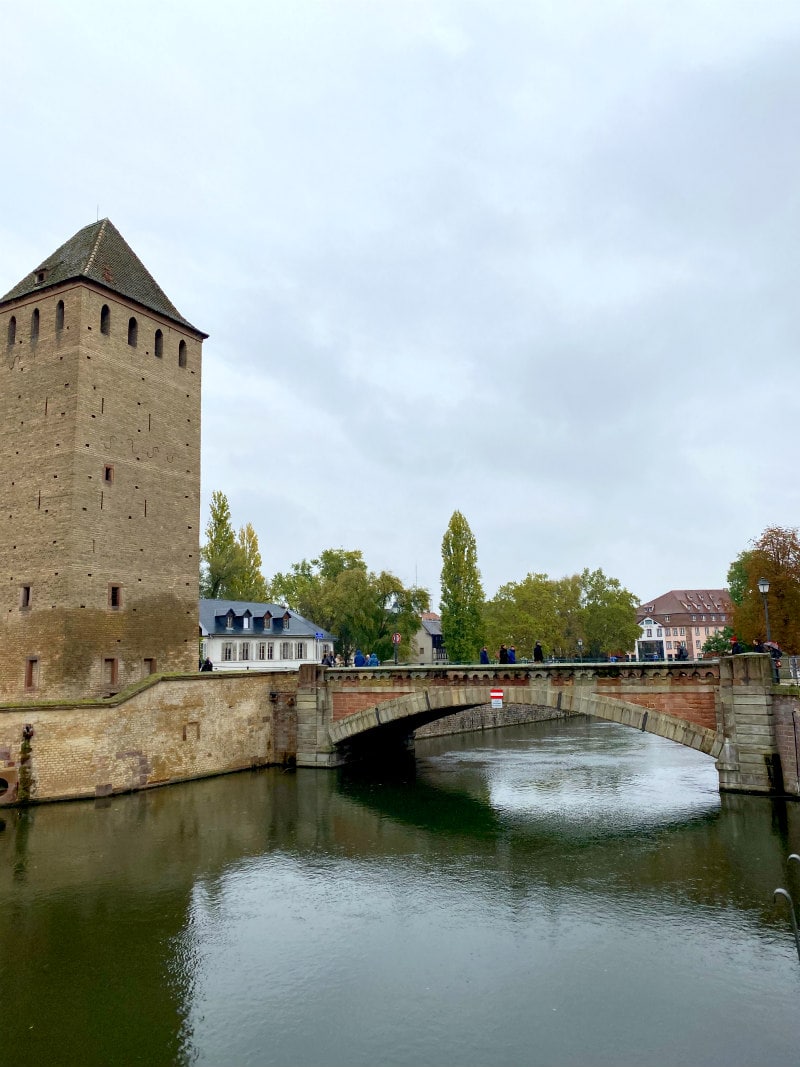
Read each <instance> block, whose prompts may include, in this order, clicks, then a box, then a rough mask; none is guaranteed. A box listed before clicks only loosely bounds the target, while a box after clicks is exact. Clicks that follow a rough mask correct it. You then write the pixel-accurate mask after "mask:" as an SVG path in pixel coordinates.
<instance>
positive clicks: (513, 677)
mask: <svg viewBox="0 0 800 1067" xmlns="http://www.w3.org/2000/svg"><path fill="white" fill-rule="evenodd" d="M493 689H502V690H503V700H504V704H530V705H535V706H538V707H544V708H552V709H554V710H557V711H559V712H561V713H563V714H580V715H591V716H594V717H595V718H599V719H604V720H607V721H609V722H616V723H619V724H621V725H623V726H628V727H631V728H632V729H635V730H644V731H647V732H648V733H653V734H657V735H658V736H659V737H665V738H668V739H669V740H670V741H674V742H676V743H678V744H682V745H687V746H689V747H690V748H694V749H696V750H697V751H699V752H704V753H705V754H706V755H708V756H711V757H712V758H713V759H715V760H716V766H717V770H718V772H719V780H720V789H722V790H731V791H744V792H753V793H767V794H769V793H783V792H784V791H785V790H784V784H783V780H782V772H781V756H780V752H779V745H778V737H777V731H776V728H775V717H774V713H773V707H772V692H773V685H772V674H771V665H770V659H769V657H768V656H755V655H752V656H737V657H732V658H724V659H722V660H720V661H700V662H694V663H691V662H690V663H686V662H683V663H601V664H594V663H593V664H579V663H573V664H553V665H550V664H525V665H514V666H510V665H502V666H493V667H484V666H482V667H456V666H452V667H442V666H436V667H400V668H395V667H377V668H358V669H357V668H352V669H348V668H345V669H342V668H337V669H328V670H326V669H324V668H322V667H315V666H311V665H309V666H306V667H303V668H301V672H300V677H299V685H298V694H297V762H298V765H299V766H304V767H335V766H338V765H340V764H342V763H344V762H347V761H348V760H350V759H353V758H359V757H362V758H363V757H366V758H375V757H376V756H381V755H385V754H388V753H391V752H392V751H395V752H397V751H401V750H403V749H406V750H407V749H409V748H410V747H412V746H413V736H412V735H413V732H414V730H416V729H417V728H418V727H420V726H423V725H425V724H426V723H430V722H433V721H434V720H436V719H441V718H443V717H444V716H447V715H452V714H453V713H454V712H456V711H459V710H462V709H465V708H473V707H478V706H481V705H485V704H488V703H489V702H490V699H491V697H490V693H491V690H493ZM794 755H795V760H793V761H792V762H793V763H796V751H795V753H794ZM793 769H794V768H793Z"/></svg>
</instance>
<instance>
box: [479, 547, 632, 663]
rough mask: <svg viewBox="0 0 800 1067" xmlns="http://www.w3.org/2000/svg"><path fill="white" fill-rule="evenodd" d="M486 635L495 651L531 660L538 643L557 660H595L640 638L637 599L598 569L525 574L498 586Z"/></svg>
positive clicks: (489, 607)
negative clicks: (512, 649) (512, 648)
mask: <svg viewBox="0 0 800 1067" xmlns="http://www.w3.org/2000/svg"><path fill="white" fill-rule="evenodd" d="M485 615H486V625H487V632H488V634H489V637H490V640H491V642H492V648H496V647H497V645H498V644H499V643H500V642H501V641H502V642H504V643H505V644H514V645H516V646H517V648H518V649H520V650H522V654H523V655H530V654H531V651H532V648H533V645H534V643H535V642H536V641H541V643H542V647H543V649H544V650H545V652H546V653H552V654H553V655H555V656H558V657H564V656H566V657H573V656H575V655H577V650H578V648H579V645H578V641H579V640H580V641H582V642H583V649H584V653H585V654H586V655H587V656H590V657H593V658H598V657H600V656H602V655H606V654H608V653H613V652H624V651H627V650H629V649H631V648H633V646H634V643H635V641H636V638H637V637H638V636H639V626H638V624H637V622H636V598H635V597H634V595H633V593H630V592H628V590H627V589H624V588H623V587H622V585H621V584H620V582H619V581H618V580H617V579H616V578H608V577H606V575H605V574H604V573H603V571H602V570H595V571H590V570H588V568H587V569H585V570H584V571H583V572H582V573H581V574H573V575H570V576H568V577H564V578H559V579H553V578H548V576H547V575H546V574H529V575H527V577H526V578H524V579H523V580H522V581H521V582H509V583H508V584H507V585H504V586H501V588H500V589H499V590H498V593H497V595H496V596H495V597H494V598H493V599H492V600H490V601H489V602H488V604H487V605H486V610H485Z"/></svg>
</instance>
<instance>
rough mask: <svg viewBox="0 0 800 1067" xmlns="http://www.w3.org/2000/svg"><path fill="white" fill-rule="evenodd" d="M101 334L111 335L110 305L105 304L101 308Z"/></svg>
mask: <svg viewBox="0 0 800 1067" xmlns="http://www.w3.org/2000/svg"><path fill="white" fill-rule="evenodd" d="M100 333H104V334H106V336H108V334H110V333H111V312H110V311H109V310H108V304H103V306H102V307H101V308H100Z"/></svg>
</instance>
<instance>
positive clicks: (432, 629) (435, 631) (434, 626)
mask: <svg viewBox="0 0 800 1067" xmlns="http://www.w3.org/2000/svg"><path fill="white" fill-rule="evenodd" d="M421 622H422V629H423V630H425V631H426V632H427V633H429V634H430V635H431V637H441V636H442V620H441V619H426V618H424V617H423V618H422V620H421Z"/></svg>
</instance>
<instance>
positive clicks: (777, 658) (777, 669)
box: [769, 645, 783, 684]
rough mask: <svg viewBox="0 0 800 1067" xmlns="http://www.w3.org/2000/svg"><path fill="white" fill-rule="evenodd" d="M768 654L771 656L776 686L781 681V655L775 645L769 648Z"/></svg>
mask: <svg viewBox="0 0 800 1067" xmlns="http://www.w3.org/2000/svg"><path fill="white" fill-rule="evenodd" d="M769 654H770V656H772V673H773V677H774V679H775V683H776V684H780V680H781V656H782V655H783V653H782V652H781V650H780V648H778V646H777V645H770V646H769Z"/></svg>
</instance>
